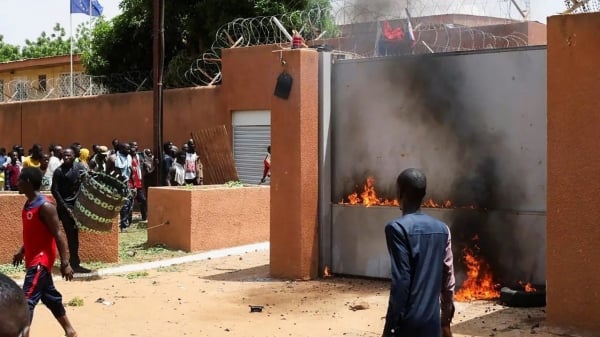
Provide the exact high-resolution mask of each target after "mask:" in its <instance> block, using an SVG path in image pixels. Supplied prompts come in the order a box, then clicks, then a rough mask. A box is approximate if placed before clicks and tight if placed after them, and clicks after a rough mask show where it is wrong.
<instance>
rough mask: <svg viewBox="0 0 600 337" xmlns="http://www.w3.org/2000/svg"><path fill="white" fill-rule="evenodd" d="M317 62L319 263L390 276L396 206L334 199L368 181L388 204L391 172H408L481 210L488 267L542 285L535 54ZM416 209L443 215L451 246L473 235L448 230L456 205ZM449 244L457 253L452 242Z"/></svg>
mask: <svg viewBox="0 0 600 337" xmlns="http://www.w3.org/2000/svg"><path fill="white" fill-rule="evenodd" d="M321 64H322V67H321V75H320V76H321V98H322V101H321V121H320V122H321V176H322V182H321V185H322V186H324V187H323V188H322V189H321V196H320V201H321V203H320V209H321V215H320V221H321V224H322V227H321V233H320V234H321V248H322V251H321V265H322V267H323V266H325V265H328V266H330V268H331V270H332V271H333V272H335V273H340V274H352V275H360V276H370V277H389V258H388V254H387V249H386V244H385V238H384V233H383V228H384V226H385V224H386V222H387V221H389V220H391V219H393V218H394V217H397V216H399V215H400V214H401V211H400V210H399V209H398V208H397V207H396V208H394V207H380V206H375V207H363V206H351V205H343V204H339V202H340V200H342V199H344V198H345V197H346V196H347V195H348V194H349V193H351V192H352V191H355V190H356V188H357V186H358V187H359V188H360V185H362V184H363V183H364V180H365V179H366V177H367V176H373V177H374V178H375V187H376V190H377V192H378V194H379V195H380V196H388V197H393V196H394V181H395V178H396V176H397V174H398V173H399V172H400V171H401V170H402V169H404V168H408V167H417V168H420V169H422V170H424V171H425V173H426V174H427V176H428V195H427V196H426V198H433V199H434V200H439V201H443V200H446V199H452V201H453V202H457V203H460V202H463V203H467V204H468V203H469V202H474V203H477V204H478V205H479V206H480V207H481V209H485V210H486V211H487V213H483V212H480V213H473V214H472V215H475V218H477V219H478V220H477V221H478V222H479V223H480V227H479V228H478V229H476V230H478V231H481V232H484V234H486V238H487V241H486V242H485V244H486V245H487V248H490V247H493V252H492V253H491V255H492V256H493V259H495V261H494V262H493V263H495V264H496V267H498V268H499V269H501V270H504V271H508V270H514V273H513V274H512V275H509V277H512V278H517V277H523V278H524V279H528V280H532V281H538V282H543V281H544V280H545V260H544V259H545V219H546V202H545V200H546V49H545V47H528V48H519V49H510V50H493V51H478V52H468V53H447V54H431V55H422V56H405V57H393V58H380V59H360V60H336V61H332V58H331V55H322V56H321ZM329 70H330V72H329ZM328 92H330V94H331V96H329V95H328ZM329 100H330V101H331V102H330V103H329ZM326 189H329V190H326ZM471 199H472V200H471ZM425 212H428V213H432V214H434V215H435V216H437V217H439V218H442V219H444V220H445V221H446V222H447V223H448V224H449V225H450V226H451V228H452V230H453V235H454V237H455V239H456V240H457V243H464V242H465V241H466V240H469V239H470V238H466V237H465V238H460V237H459V236H460V235H467V234H471V232H470V231H472V230H474V229H473V228H470V229H468V230H466V229H465V228H463V227H461V226H462V225H461V224H458V225H457V222H456V212H455V211H454V210H452V209H441V208H439V209H436V208H432V209H426V210H425ZM460 240H462V241H460ZM454 248H455V255H456V257H457V258H460V256H461V255H462V254H461V249H462V247H460V244H457V245H456V247H454ZM458 281H459V282H460V279H459V280H458Z"/></svg>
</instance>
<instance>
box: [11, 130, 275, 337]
mask: <svg viewBox="0 0 600 337" xmlns="http://www.w3.org/2000/svg"><path fill="white" fill-rule="evenodd" d="M163 150H164V156H163V158H162V161H161V160H159V159H158V158H155V156H154V154H153V153H152V151H151V150H150V149H147V148H146V149H143V150H141V151H139V148H138V144H137V142H135V141H132V142H127V143H125V142H120V141H119V140H118V139H114V140H113V141H112V149H109V148H108V147H107V146H103V145H93V146H92V151H91V152H90V151H89V150H88V149H87V148H84V147H82V145H81V144H80V143H73V144H71V145H70V146H69V147H66V148H63V146H62V145H58V144H52V145H50V146H49V147H48V151H47V152H44V148H43V147H42V145H40V144H34V145H33V146H32V147H31V149H30V150H29V151H27V154H26V153H25V151H24V148H23V147H22V146H20V145H14V146H13V147H12V149H11V151H10V152H8V153H7V151H6V149H5V148H0V190H7V191H18V192H19V193H22V194H24V195H25V196H26V197H27V201H26V203H25V206H24V207H23V211H22V212H23V245H22V246H21V247H20V248H19V250H18V251H17V252H16V253H15V254H14V256H13V264H14V265H19V264H21V263H23V260H24V261H25V267H26V275H25V280H24V284H23V289H22V290H21V289H20V288H19V287H18V285H17V284H15V283H14V281H12V280H10V279H8V278H7V277H5V276H4V275H1V274H0V305H1V306H3V307H4V306H5V305H9V306H10V307H11V310H13V313H14V315H11V317H8V316H3V315H2V312H4V311H5V310H0V322H2V324H0V325H2V326H0V335H5V334H8V335H10V336H13V335H15V336H17V335H19V336H28V334H29V331H28V330H29V324H30V323H31V320H32V318H33V312H34V309H35V307H36V305H37V303H38V302H39V301H40V300H41V301H42V302H43V303H44V304H45V306H46V307H47V308H48V309H49V310H50V311H51V312H52V314H53V315H54V317H55V318H56V320H57V321H58V322H59V323H60V325H61V327H62V328H63V330H64V332H65V335H66V336H69V337H74V336H77V333H76V332H75V330H74V328H73V326H72V325H71V322H70V321H69V319H68V317H67V314H66V311H65V308H64V305H63V303H62V295H61V294H60V292H59V291H58V290H57V289H56V288H55V286H54V283H53V280H52V274H51V270H52V266H53V265H54V261H55V259H56V257H57V256H56V248H58V255H59V257H60V271H61V274H62V276H63V277H64V278H65V279H66V280H72V279H73V275H74V273H89V272H91V270H89V269H87V268H85V267H83V266H81V264H80V262H81V261H80V259H79V234H78V227H77V225H76V223H75V220H74V217H73V213H72V210H73V208H74V206H75V202H76V199H77V196H78V192H79V189H80V185H81V181H82V179H81V177H82V175H83V174H85V173H86V172H98V173H103V174H109V175H112V176H114V177H116V178H118V179H121V180H122V181H123V182H125V183H126V184H127V186H128V188H129V189H130V192H131V193H129V195H130V198H129V199H128V200H127V201H126V202H125V205H124V206H123V208H122V209H121V213H120V219H119V228H120V229H121V231H127V228H128V227H129V226H130V225H131V223H132V210H133V205H134V202H137V204H138V205H139V209H140V213H141V218H142V219H141V220H142V221H146V219H147V201H146V195H147V188H148V187H149V186H155V185H157V183H158V184H160V185H165V186H182V185H189V184H192V185H202V184H203V171H202V168H203V165H202V162H201V160H200V157H199V156H198V155H197V154H196V145H195V143H194V140H193V139H189V140H188V141H187V142H186V143H184V144H183V145H182V146H181V149H179V148H178V147H176V146H175V145H174V144H173V143H172V142H167V143H165V144H164V146H163ZM267 151H268V153H267V156H266V157H265V158H264V160H263V161H264V171H263V176H262V179H261V183H264V182H265V179H266V178H267V177H270V165H271V155H270V146H269V148H268V150H267ZM157 169H158V170H162V172H161V177H162V180H161V181H158V180H159V179H158V177H157V175H156V174H157V172H158V170H157ZM42 191H49V192H50V193H51V194H52V197H53V198H54V200H55V202H54V203H53V202H51V201H50V200H49V199H48V197H47V195H46V194H44V193H41V192H42ZM61 223H62V227H63V229H64V234H63V233H62V231H60V230H59V226H60V224H61ZM2 299H6V301H3V300H2ZM27 309H29V310H27Z"/></svg>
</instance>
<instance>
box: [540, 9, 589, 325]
mask: <svg viewBox="0 0 600 337" xmlns="http://www.w3.org/2000/svg"><path fill="white" fill-rule="evenodd" d="M599 31H600V13H590V14H576V15H560V16H553V17H551V18H549V20H548V191H547V209H548V210H547V212H548V213H547V255H546V265H547V266H546V273H547V286H548V288H547V309H546V310H547V319H548V322H549V323H550V324H558V325H563V326H572V327H575V328H578V329H582V330H589V331H590V332H592V335H594V336H596V335H599V334H600V320H598V317H600V305H599V303H600V291H599V289H598V286H599V285H600V263H598V256H600V245H599V244H598V238H600V222H599V221H600V208H599V207H598V206H597V205H596V204H597V200H598V191H600V178H599V177H598V173H599V172H600V146H599V144H600V135H599V133H598V127H599V126H600V113H599V112H598V109H599V104H598V94H599V92H600V91H599V89H598V88H599V87H598V83H600V70H599V64H598V60H600V44H598V32H599Z"/></svg>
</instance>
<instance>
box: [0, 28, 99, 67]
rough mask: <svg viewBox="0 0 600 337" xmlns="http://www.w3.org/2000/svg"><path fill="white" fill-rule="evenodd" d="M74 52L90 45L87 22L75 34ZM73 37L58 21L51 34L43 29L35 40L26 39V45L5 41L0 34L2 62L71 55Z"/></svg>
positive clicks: (78, 51)
mask: <svg viewBox="0 0 600 337" xmlns="http://www.w3.org/2000/svg"><path fill="white" fill-rule="evenodd" d="M73 39H74V41H73V42H74V43H73V53H80V52H81V51H82V50H85V49H86V48H87V46H89V41H90V29H89V28H88V26H87V25H86V24H83V23H82V24H80V25H79V26H78V27H77V29H76V33H75V35H74V36H73ZM70 51H71V39H70V37H68V36H67V33H66V31H65V29H64V28H63V27H62V26H61V25H60V24H59V23H57V24H56V25H54V27H53V28H52V32H51V33H50V34H48V33H46V32H45V31H43V32H42V33H41V34H40V36H39V37H38V38H37V39H35V40H29V39H27V40H25V46H23V47H20V46H16V45H10V44H7V43H5V42H4V41H3V37H2V35H0V62H7V61H15V60H22V59H31V58H40V57H48V56H58V55H69V54H70Z"/></svg>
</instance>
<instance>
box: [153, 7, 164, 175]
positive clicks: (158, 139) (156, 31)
mask: <svg viewBox="0 0 600 337" xmlns="http://www.w3.org/2000/svg"><path fill="white" fill-rule="evenodd" d="M152 37H153V52H152V79H153V82H154V83H153V93H154V103H153V107H154V120H153V123H154V146H155V148H156V152H155V153H156V154H155V155H156V156H157V157H158V159H159V163H160V165H159V166H158V167H157V168H156V170H157V171H156V186H161V185H162V181H163V178H164V177H163V172H162V162H163V147H162V143H163V139H162V138H163V69H164V64H165V60H164V56H165V40H164V39H165V2H164V0H153V35H152Z"/></svg>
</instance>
